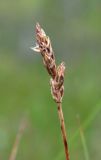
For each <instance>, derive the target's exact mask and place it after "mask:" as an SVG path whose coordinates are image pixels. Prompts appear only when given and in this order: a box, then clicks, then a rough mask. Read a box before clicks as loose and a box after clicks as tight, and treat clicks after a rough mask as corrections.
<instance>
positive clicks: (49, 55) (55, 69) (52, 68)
mask: <svg viewBox="0 0 101 160" xmlns="http://www.w3.org/2000/svg"><path fill="white" fill-rule="evenodd" d="M36 42H37V44H36V47H34V48H33V47H32V50H34V51H36V52H40V53H41V55H42V58H43V63H44V66H45V68H46V69H47V72H48V73H49V75H50V76H51V79H50V85H51V94H52V97H53V99H54V100H55V102H56V104H57V109H58V115H59V119H60V125H61V132H62V137H63V143H64V149H65V155H66V160H69V151H68V144H67V138H66V129H65V123H64V116H63V111H62V98H63V94H64V72H65V64H64V63H63V62H62V63H61V64H60V65H59V66H57V65H56V60H55V56H54V52H53V49H52V46H51V41H50V38H49V37H48V36H47V35H46V33H45V32H44V30H43V29H42V28H41V26H40V25H39V24H38V23H37V24H36Z"/></svg>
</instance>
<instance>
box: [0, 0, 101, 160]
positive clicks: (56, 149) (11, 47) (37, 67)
mask: <svg viewBox="0 0 101 160" xmlns="http://www.w3.org/2000/svg"><path fill="white" fill-rule="evenodd" d="M100 19H101V9H100V1H99V0H96V1H94V0H92V1H90V0H88V1H86V0H85V1H83V0H81V1H77V0H75V1H73V0H69V1H66V0H64V1H53V0H51V1H46V0H44V1H41V0H38V1H35V0H33V1H32V0H30V1H28V0H27V1H26V2H25V1H24V0H21V1H19V2H17V1H12V0H9V1H7V2H6V1H5V0H0V159H2V160H6V159H9V156H10V153H11V150H12V146H13V143H14V141H15V137H16V134H17V132H18V128H19V125H20V122H21V119H22V117H23V116H26V117H27V119H28V120H27V121H28V124H27V128H26V130H25V132H24V133H23V136H22V138H21V142H20V146H19V149H18V154H17V157H16V159H17V160H27V159H30V160H32V159H36V160H40V159H42V160H43V159H44V160H63V159H65V155H64V150H63V144H62V141H61V134H59V133H60V125H59V122H58V115H57V108H55V107H54V101H53V100H52V98H51V96H50V92H49V90H50V86H49V85H48V81H49V77H47V73H46V70H45V69H43V66H42V60H41V57H40V56H38V55H36V53H35V55H33V54H34V53H33V52H32V51H31V50H30V47H31V46H33V45H34V44H35V39H34V38H35V36H34V28H35V24H36V22H37V21H38V22H40V24H41V25H42V27H43V28H44V29H45V31H46V33H48V34H49V36H50V38H51V40H52V46H53V49H54V52H55V55H56V59H58V61H57V63H58V64H59V63H60V62H61V61H62V60H64V61H65V63H66V67H67V68H66V75H65V95H64V98H63V112H64V117H65V122H66V129H67V130H68V139H69V148H70V157H71V160H76V159H78V160H85V157H84V150H83V146H82V143H81V139H80V135H79V130H78V122H77V120H76V115H77V114H79V115H80V117H81V122H82V127H83V129H84V135H85V141H86V144H87V149H88V152H89V156H90V159H91V160H100V159H101V151H100V150H101V138H100V134H101V123H100V122H101V116H100V113H101V71H100V68H101V53H100V52H101V44H100V37H101V20H100ZM56 124H57V126H56Z"/></svg>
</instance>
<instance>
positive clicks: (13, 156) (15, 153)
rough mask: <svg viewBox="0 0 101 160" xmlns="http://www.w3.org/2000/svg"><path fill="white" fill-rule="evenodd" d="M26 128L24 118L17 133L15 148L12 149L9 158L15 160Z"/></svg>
mask: <svg viewBox="0 0 101 160" xmlns="http://www.w3.org/2000/svg"><path fill="white" fill-rule="evenodd" d="M25 128H26V120H25V119H22V121H21V123H20V126H19V129H18V133H17V135H16V138H15V142H14V145H13V148H12V150H11V154H10V157H9V160H15V159H16V155H17V151H18V147H19V143H20V140H21V137H22V135H23V132H24V129H25Z"/></svg>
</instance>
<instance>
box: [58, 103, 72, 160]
mask: <svg viewBox="0 0 101 160" xmlns="http://www.w3.org/2000/svg"><path fill="white" fill-rule="evenodd" d="M57 106H58V115H59V119H60V126H61V133H62V138H63V143H64V149H65V155H66V160H69V149H68V144H67V137H66V129H65V122H64V115H63V111H62V104H61V103H57Z"/></svg>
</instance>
